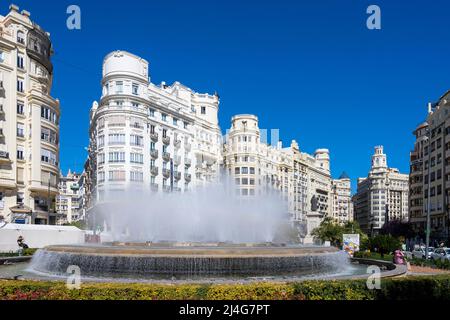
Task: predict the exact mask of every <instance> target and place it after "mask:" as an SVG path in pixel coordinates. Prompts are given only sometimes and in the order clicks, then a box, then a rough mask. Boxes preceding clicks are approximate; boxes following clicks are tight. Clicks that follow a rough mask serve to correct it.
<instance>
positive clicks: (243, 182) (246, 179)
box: [242, 178, 248, 186]
mask: <svg viewBox="0 0 450 320" xmlns="http://www.w3.org/2000/svg"><path fill="white" fill-rule="evenodd" d="M242 185H244V186H246V185H248V178H242Z"/></svg>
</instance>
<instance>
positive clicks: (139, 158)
mask: <svg viewBox="0 0 450 320" xmlns="http://www.w3.org/2000/svg"><path fill="white" fill-rule="evenodd" d="M130 162H131V163H139V164H143V163H144V155H143V154H142V153H133V152H132V153H130Z"/></svg>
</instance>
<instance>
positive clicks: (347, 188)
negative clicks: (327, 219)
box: [331, 172, 353, 225]
mask: <svg viewBox="0 0 450 320" xmlns="http://www.w3.org/2000/svg"><path fill="white" fill-rule="evenodd" d="M331 183H332V186H331V188H332V197H333V211H332V212H333V219H334V220H335V221H337V222H339V224H341V225H342V224H345V223H346V222H348V221H353V202H352V190H351V181H350V177H349V176H348V175H347V174H346V173H345V172H344V173H342V174H341V176H340V177H339V179H333V180H332V182H331Z"/></svg>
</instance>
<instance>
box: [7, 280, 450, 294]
mask: <svg viewBox="0 0 450 320" xmlns="http://www.w3.org/2000/svg"><path fill="white" fill-rule="evenodd" d="M0 299H1V300H39V299H46V300H47V299H50V300H74V299H75V300H179V299H182V300H386V299H387V300H408V299H423V300H429V299H447V300H448V299H450V276H449V275H444V276H441V275H439V276H433V277H431V276H429V277H424V276H421V277H403V278H396V279H382V280H381V290H369V289H367V286H366V281H365V280H340V281H302V282H297V283H253V284H211V285H208V284H182V285H170V284H168V285H162V284H120V283H85V284H82V285H81V289H80V290H76V289H74V290H69V289H67V288H66V286H65V283H62V282H39V281H10V280H4V281H0Z"/></svg>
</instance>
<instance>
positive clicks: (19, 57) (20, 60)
mask: <svg viewBox="0 0 450 320" xmlns="http://www.w3.org/2000/svg"><path fill="white" fill-rule="evenodd" d="M23 60H24V58H23V55H21V54H18V55H17V68H20V69H23Z"/></svg>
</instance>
